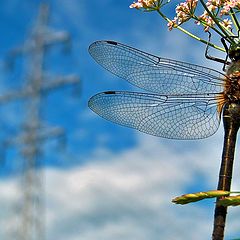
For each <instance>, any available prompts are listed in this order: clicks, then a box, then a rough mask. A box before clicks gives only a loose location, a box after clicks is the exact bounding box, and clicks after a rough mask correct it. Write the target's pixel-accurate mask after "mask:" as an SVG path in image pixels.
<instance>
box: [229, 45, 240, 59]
mask: <svg viewBox="0 0 240 240" xmlns="http://www.w3.org/2000/svg"><path fill="white" fill-rule="evenodd" d="M229 57H230V59H231V60H232V61H238V60H240V46H238V45H232V46H230V48H229Z"/></svg>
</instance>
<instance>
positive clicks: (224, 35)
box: [200, 0, 232, 43]
mask: <svg viewBox="0 0 240 240" xmlns="http://www.w3.org/2000/svg"><path fill="white" fill-rule="evenodd" d="M200 2H201V4H202V6H203V7H204V9H205V10H206V12H207V13H208V15H209V16H210V17H211V18H212V19H213V20H214V22H215V23H216V25H217V26H218V27H219V29H220V30H221V31H222V33H223V34H222V33H221V34H220V35H221V36H222V37H224V38H225V39H226V40H227V41H228V42H230V43H232V39H231V38H230V36H229V35H228V33H227V32H226V31H225V29H224V28H223V27H222V26H221V24H220V23H219V21H218V20H217V19H216V17H215V16H214V15H213V14H212V13H211V11H209V9H208V7H207V6H206V4H205V2H204V1H203V0H200Z"/></svg>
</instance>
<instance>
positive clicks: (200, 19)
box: [130, 0, 240, 31]
mask: <svg viewBox="0 0 240 240" xmlns="http://www.w3.org/2000/svg"><path fill="white" fill-rule="evenodd" d="M160 2H161V1H160V0H138V1H137V2H134V3H132V4H131V5H130V8H136V9H145V10H149V11H152V10H160V8H161V6H163V5H165V4H160ZM169 2H170V0H167V1H166V3H169ZM198 2H199V0H185V2H182V3H180V4H179V5H177V7H176V16H175V17H174V19H173V20H169V19H168V28H169V30H172V28H174V27H177V26H179V25H181V24H183V23H184V22H187V21H188V20H190V19H194V20H195V23H196V24H198V25H200V24H201V25H203V26H204V30H205V31H208V30H209V28H213V27H214V26H215V21H216V20H217V21H218V22H219V24H220V25H221V26H222V27H223V28H225V29H227V30H231V29H232V21H231V20H230V19H228V18H223V17H224V16H226V15H229V13H230V12H231V11H233V12H234V13H235V14H237V13H239V12H240V0H207V2H206V3H205V6H206V7H207V8H208V10H209V11H210V12H211V14H209V12H208V11H204V13H203V14H202V15H200V16H196V15H195V10H196V8H197V5H198V4H200V3H198ZM160 5H161V6H160ZM231 14H232V13H231ZM165 19H167V17H166V18H165Z"/></svg>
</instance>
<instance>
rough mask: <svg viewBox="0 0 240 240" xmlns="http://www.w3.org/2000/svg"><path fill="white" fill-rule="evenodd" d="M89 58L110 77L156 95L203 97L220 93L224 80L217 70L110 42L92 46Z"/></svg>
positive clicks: (96, 43) (100, 42)
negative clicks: (119, 78) (199, 95)
mask: <svg viewBox="0 0 240 240" xmlns="http://www.w3.org/2000/svg"><path fill="white" fill-rule="evenodd" d="M89 52H90V54H91V56H92V57H93V58H94V59H95V60H96V62H97V63H99V64H100V65H102V66H103V67H104V68H106V69H107V70H108V71H110V72H112V73H113V74H115V75H117V76H119V77H121V78H124V79H126V80H127V81H129V82H130V83H131V84H133V85H136V86H138V87H140V88H142V89H145V90H147V91H150V92H154V93H158V94H167V95H169V94H170V95H173V94H191V93H197V94H204V93H217V92H222V91H223V85H224V79H225V78H226V76H225V75H224V74H222V73H221V72H218V71H216V70H213V69H210V68H207V67H201V66H197V65H193V64H189V63H184V62H180V61H174V60H170V59H166V58H160V57H157V56H154V55H151V54H148V53H145V52H142V51H140V50H137V49H135V48H132V47H129V46H126V45H123V44H121V43H117V42H113V41H98V42H94V43H93V44H91V45H90V47H89Z"/></svg>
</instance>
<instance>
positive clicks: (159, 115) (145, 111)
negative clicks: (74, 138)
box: [89, 91, 220, 139]
mask: <svg viewBox="0 0 240 240" xmlns="http://www.w3.org/2000/svg"><path fill="white" fill-rule="evenodd" d="M217 99H218V98H217V97H216V96H215V95H210V94H208V95H204V96H199V95H197V96H195V95H191V96H190V95H189V96H181V95H180V96H164V95H155V94H146V93H134V92H115V91H111V92H104V93H99V94H97V95H95V96H93V97H92V98H91V99H90V100H89V107H90V108H91V109H92V110H93V111H94V112H96V113H97V114H98V115H100V116H101V117H103V118H105V119H107V120H110V121H112V122H115V123H118V124H120V125H124V126H127V127H131V128H135V129H138V130H139V131H142V132H145V133H148V134H151V135H156V136H159V137H165V138H173V139H199V138H205V137H208V136H210V135H212V134H214V133H215V132H216V131H217V129H218V126H219V122H220V114H219V111H218V107H217V106H218V105H219V99H218V100H217Z"/></svg>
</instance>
